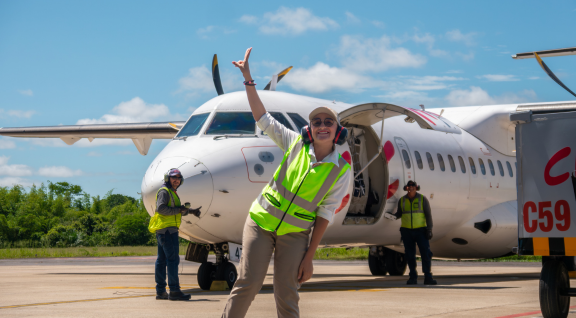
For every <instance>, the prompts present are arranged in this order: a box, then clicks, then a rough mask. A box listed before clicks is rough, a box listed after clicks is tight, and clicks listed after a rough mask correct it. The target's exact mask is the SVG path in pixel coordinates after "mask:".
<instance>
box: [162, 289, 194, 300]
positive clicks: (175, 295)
mask: <svg viewBox="0 0 576 318" xmlns="http://www.w3.org/2000/svg"><path fill="white" fill-rule="evenodd" d="M191 297H192V296H190V295H187V294H184V293H183V292H182V291H180V290H177V291H170V297H168V299H170V300H190V298H191Z"/></svg>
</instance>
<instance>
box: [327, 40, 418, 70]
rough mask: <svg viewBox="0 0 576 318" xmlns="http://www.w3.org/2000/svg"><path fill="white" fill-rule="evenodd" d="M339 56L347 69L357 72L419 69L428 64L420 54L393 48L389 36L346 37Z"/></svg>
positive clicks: (341, 44)
mask: <svg viewBox="0 0 576 318" xmlns="http://www.w3.org/2000/svg"><path fill="white" fill-rule="evenodd" d="M338 54H339V55H340V56H341V57H342V58H343V64H344V65H345V67H346V68H348V69H350V70H354V71H357V72H362V71H370V72H379V71H385V70H388V69H390V68H400V67H419V66H422V65H424V64H425V63H426V58H425V57H424V56H422V55H420V54H413V53H411V52H410V51H409V50H408V49H405V48H402V47H398V48H392V47H391V40H390V38H389V37H387V36H382V37H381V38H379V39H364V38H362V37H359V36H350V35H345V36H343V37H342V38H341V40H340V48H339V49H338Z"/></svg>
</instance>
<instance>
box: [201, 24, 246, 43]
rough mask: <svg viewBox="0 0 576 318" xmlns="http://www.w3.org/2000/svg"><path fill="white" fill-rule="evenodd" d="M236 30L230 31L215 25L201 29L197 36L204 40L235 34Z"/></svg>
mask: <svg viewBox="0 0 576 318" xmlns="http://www.w3.org/2000/svg"><path fill="white" fill-rule="evenodd" d="M235 32H236V30H234V29H229V28H226V27H221V26H214V25H209V26H207V27H205V28H200V29H198V30H196V34H197V35H198V36H199V37H200V38H202V39H205V40H206V39H210V38H212V37H215V36H216V35H217V34H222V33H223V34H231V33H235Z"/></svg>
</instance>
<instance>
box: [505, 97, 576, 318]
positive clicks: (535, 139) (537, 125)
mask: <svg viewBox="0 0 576 318" xmlns="http://www.w3.org/2000/svg"><path fill="white" fill-rule="evenodd" d="M510 120H511V121H512V122H514V123H515V124H516V132H515V139H516V151H517V152H516V159H517V164H518V166H517V179H516V182H517V189H518V254H519V255H539V256H542V259H543V262H542V263H543V266H542V272H541V274H540V308H541V310H542V315H543V316H544V317H545V318H549V317H555V318H557V317H567V316H568V312H569V307H570V297H574V296H576V288H570V277H569V272H572V273H576V272H573V271H574V270H576V268H574V267H575V266H574V256H576V168H575V162H576V138H575V136H576V111H564V112H563V111H560V112H558V110H557V109H553V108H550V109H548V110H546V109H535V110H528V111H524V112H517V113H512V114H510Z"/></svg>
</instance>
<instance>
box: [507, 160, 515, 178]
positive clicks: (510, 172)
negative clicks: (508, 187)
mask: <svg viewBox="0 0 576 318" xmlns="http://www.w3.org/2000/svg"><path fill="white" fill-rule="evenodd" d="M506 167H508V174H509V175H510V178H512V177H513V176H514V174H513V173H512V166H511V165H510V162H508V161H506Z"/></svg>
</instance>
